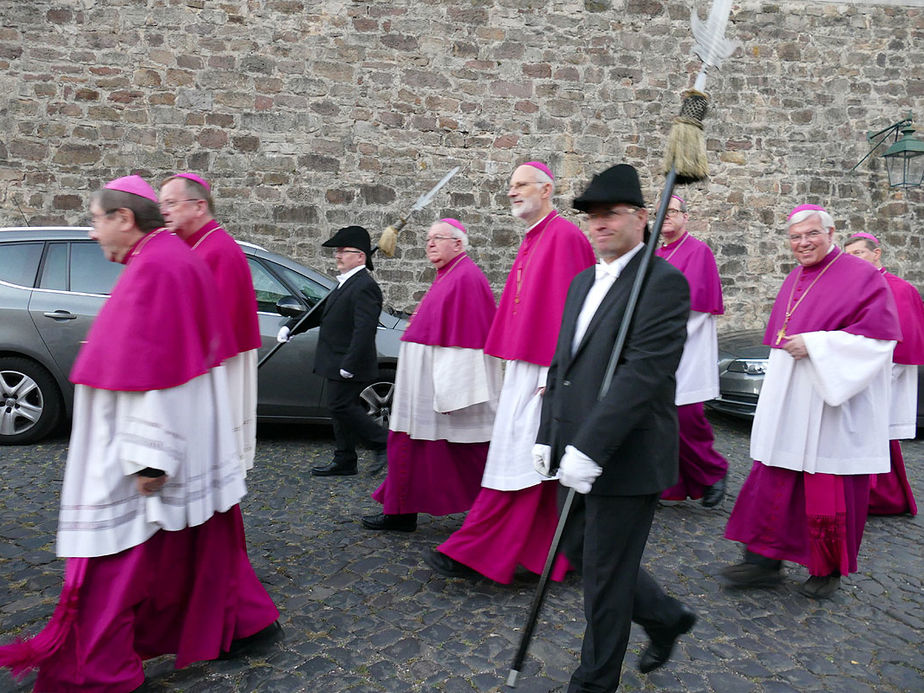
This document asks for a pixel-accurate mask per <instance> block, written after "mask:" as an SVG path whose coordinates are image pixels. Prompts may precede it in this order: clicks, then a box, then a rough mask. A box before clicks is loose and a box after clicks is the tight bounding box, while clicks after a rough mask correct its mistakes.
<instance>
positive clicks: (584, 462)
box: [558, 445, 603, 493]
mask: <svg viewBox="0 0 924 693" xmlns="http://www.w3.org/2000/svg"><path fill="white" fill-rule="evenodd" d="M558 474H559V476H558V480H559V481H561V483H562V485H564V486H567V487H569V488H573V489H574V490H575V491H577V492H578V493H590V487H591V486H593V484H594V481H596V479H597V477H598V476H600V475H601V474H603V467H601V466H600V465H598V464H597V463H596V462H594V461H593V460H592V459H590V458H589V457H588V456H587V455H585V454H584V453H583V452H581V451H580V450H578V449H577V448H576V447H574V446H573V445H569V446H567V447H566V448H565V454H564V455H562V457H561V465H560V466H559V468H558Z"/></svg>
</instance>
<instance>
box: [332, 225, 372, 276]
mask: <svg viewBox="0 0 924 693" xmlns="http://www.w3.org/2000/svg"><path fill="white" fill-rule="evenodd" d="M321 245H322V246H324V247H325V248H356V249H357V250H361V251H363V252H364V253H365V254H366V268H367V269H370V270H371V269H372V239H371V238H370V237H369V232H368V231H366V229H364V228H363V227H362V226H344V227H343V228H342V229H339V230H338V231H337V233H335V234H334V237H333V238H331V239H330V240H329V241H324V242H323V243H322V244H321Z"/></svg>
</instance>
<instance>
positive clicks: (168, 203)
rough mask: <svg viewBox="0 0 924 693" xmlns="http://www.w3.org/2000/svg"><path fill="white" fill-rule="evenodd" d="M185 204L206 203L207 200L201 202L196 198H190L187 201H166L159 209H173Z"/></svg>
mask: <svg viewBox="0 0 924 693" xmlns="http://www.w3.org/2000/svg"><path fill="white" fill-rule="evenodd" d="M184 202H205V200H201V199H198V198H195V197H188V198H186V199H185V200H164V201H163V202H161V203H160V204H159V205H158V207H160V208H161V209H173V208H174V207H176V206H177V205H179V204H182V203H184Z"/></svg>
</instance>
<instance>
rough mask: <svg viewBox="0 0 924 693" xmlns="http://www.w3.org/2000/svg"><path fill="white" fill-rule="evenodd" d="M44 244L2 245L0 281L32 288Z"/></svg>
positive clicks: (0, 252)
mask: <svg viewBox="0 0 924 693" xmlns="http://www.w3.org/2000/svg"><path fill="white" fill-rule="evenodd" d="M43 245H44V243H31V242H30V243H4V244H3V245H2V246H0V248H2V250H0V279H2V280H3V281H5V282H9V283H10V284H18V285H19V286H28V287H32V286H33V285H34V284H35V272H36V270H38V266H39V260H40V259H41V257H42V246H43Z"/></svg>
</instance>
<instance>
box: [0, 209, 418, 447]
mask: <svg viewBox="0 0 924 693" xmlns="http://www.w3.org/2000/svg"><path fill="white" fill-rule="evenodd" d="M88 232H89V229H88V228H75V227H42V228H7V229H0V444H2V443H7V444H9V443H31V442H35V441H37V440H40V439H41V438H43V437H44V436H46V435H48V434H49V433H50V432H51V431H53V430H54V429H55V427H56V426H57V424H58V423H60V422H61V421H62V420H65V419H69V418H70V415H71V407H72V404H73V398H74V387H73V385H71V383H70V382H68V380H67V375H68V373H69V372H70V370H71V366H72V365H73V363H74V359H75V358H76V357H77V352H78V350H79V348H80V343H81V341H82V340H83V339H84V338H85V336H86V333H87V330H88V329H89V327H90V324H91V323H92V322H93V319H94V317H96V314H97V312H98V311H99V309H100V307H101V306H102V304H103V302H104V301H105V300H106V297H107V296H108V295H109V292H110V290H111V288H112V286H113V284H114V283H115V281H116V279H117V278H118V276H119V274H120V273H121V271H122V265H120V264H116V263H113V262H109V261H107V260H106V259H105V258H104V257H103V254H102V252H101V251H100V249H99V246H98V245H97V244H96V242H95V241H92V240H91V239H90V238H89V237H88V235H87V234H88ZM240 246H241V249H242V250H243V251H244V254H245V255H246V256H247V262H248V264H249V265H250V272H251V275H252V277H253V283H254V288H255V289H256V293H257V309H258V311H259V318H260V332H261V334H262V335H263V346H262V347H261V349H260V352H259V355H260V356H261V357H262V356H263V355H264V354H265V353H266V352H267V351H268V350H269V349H270V348H272V347H273V346H275V344H276V333H277V332H278V329H279V326H280V325H281V324H282V323H283V322H284V321H285V318H283V317H282V316H280V315H279V313H278V312H277V311H276V303H277V301H279V299H281V298H283V297H287V296H290V297H294V298H295V299H296V300H297V301H298V302H299V303H300V304H301V305H302V306H303V308H304V309H305V310H308V309H310V307H311V306H313V305H314V304H315V303H317V302H318V301H319V300H320V299H321V298H323V297H324V296H325V295H326V294H327V293H328V291H329V290H330V289H331V288H333V287H334V286H335V285H336V280H334V279H332V278H331V277H328V276H326V275H324V274H321V273H319V272H316V271H314V270H312V269H310V268H308V267H305V266H304V265H301V264H299V263H297V262H295V261H293V260H290V259H288V258H286V257H283V256H282V255H277V254H276V253H272V252H270V251H268V250H265V249H263V248H260V247H258V246H256V245H252V244H249V243H240ZM177 299H178V300H182V297H180V296H178V297H177ZM406 326H407V321H406V320H405V319H404V316H403V315H402V314H398V313H395V312H394V311H390V310H386V311H383V312H382V314H381V316H380V319H379V331H378V335H377V337H376V345H377V347H378V357H379V380H378V381H377V382H376V383H374V384H373V385H371V386H370V387H369V388H367V390H366V391H365V392H363V399H364V400H365V401H366V405H367V408H368V410H369V412H370V414H372V415H373V416H374V417H376V418H377V419H378V420H380V421H382V422H383V423H387V420H388V414H389V412H390V406H391V396H392V391H393V388H394V385H393V384H394V379H395V368H396V365H397V361H398V348H399V341H400V337H401V333H402V332H403V330H404V329H405V327H406ZM317 332H318V331H317V328H315V329H313V330H309V331H307V332H305V333H302V334H299V335H297V336H296V337H294V338H293V339H292V340H291V341H290V342H289V343H288V344H286V345H285V346H283V347H282V348H281V349H280V350H279V351H278V352H277V353H276V354H275V355H274V356H273V357H272V358H271V359H270V360H269V361H268V362H267V363H266V365H265V366H264V367H263V368H261V369H260V371H259V378H258V387H259V390H258V407H257V418H258V420H260V421H262V422H268V421H274V422H287V423H295V422H325V421H328V420H329V416H328V412H327V409H326V407H325V405H324V402H325V393H324V379H323V378H321V377H319V376H317V375H315V374H314V373H312V364H313V363H314V350H315V346H316V344H317Z"/></svg>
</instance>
